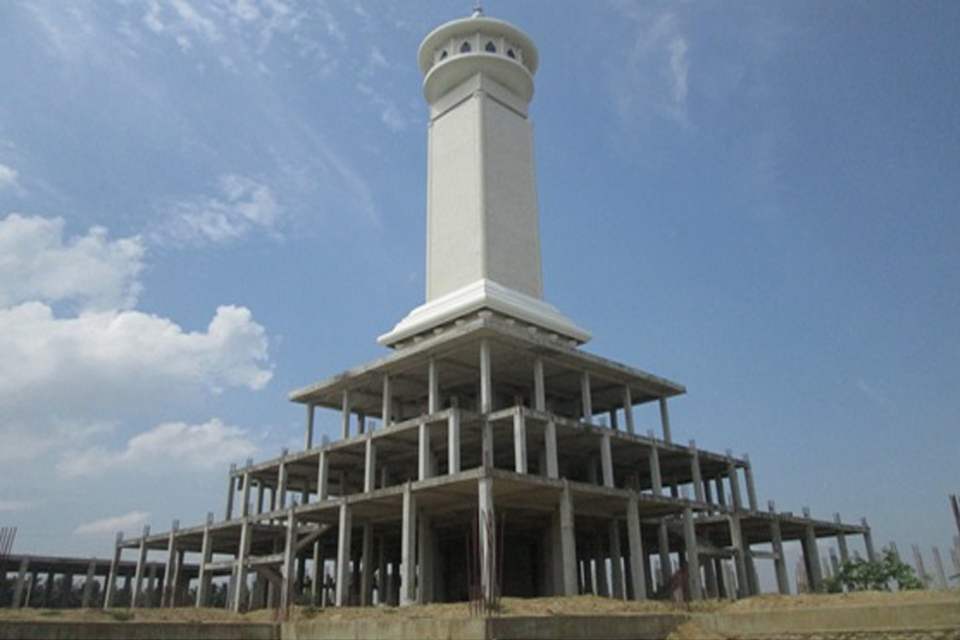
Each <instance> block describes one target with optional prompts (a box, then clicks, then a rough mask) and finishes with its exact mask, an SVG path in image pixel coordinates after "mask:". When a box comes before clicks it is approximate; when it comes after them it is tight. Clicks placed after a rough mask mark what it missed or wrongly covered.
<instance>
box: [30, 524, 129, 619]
mask: <svg viewBox="0 0 960 640" xmlns="http://www.w3.org/2000/svg"><path fill="white" fill-rule="evenodd" d="M122 543H123V532H122V531H118V532H117V540H116V542H115V544H114V547H113V558H112V559H111V560H110V573H109V574H108V575H107V583H106V584H105V585H104V587H103V608H104V609H110V608H111V607H113V599H114V597H116V594H117V577H118V576H119V571H120V554H121V553H122V552H123V546H122ZM21 569H23V570H24V571H25V570H26V569H25V567H24V566H22V565H21ZM19 585H20V582H19V581H18V582H17V586H19ZM17 600H18V598H17V597H16V596H14V602H15V603H16V601H17Z"/></svg>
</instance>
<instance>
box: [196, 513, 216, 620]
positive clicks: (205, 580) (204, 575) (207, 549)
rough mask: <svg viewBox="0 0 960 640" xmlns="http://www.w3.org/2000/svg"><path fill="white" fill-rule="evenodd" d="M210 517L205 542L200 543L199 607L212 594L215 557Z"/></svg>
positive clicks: (204, 534) (204, 603) (205, 528)
mask: <svg viewBox="0 0 960 640" xmlns="http://www.w3.org/2000/svg"><path fill="white" fill-rule="evenodd" d="M210 524H211V523H210V518H207V526H206V527H204V529H203V542H202V543H201V545H200V574H199V577H198V580H197V602H196V606H197V607H205V606H207V601H208V599H209V596H210V579H211V578H212V577H213V576H212V575H211V574H210V569H209V566H208V565H209V564H210V560H212V559H213V536H212V534H211V533H210Z"/></svg>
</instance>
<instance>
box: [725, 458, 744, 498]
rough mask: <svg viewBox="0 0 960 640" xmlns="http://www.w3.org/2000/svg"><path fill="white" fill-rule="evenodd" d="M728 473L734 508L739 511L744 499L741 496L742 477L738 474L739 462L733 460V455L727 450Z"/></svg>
mask: <svg viewBox="0 0 960 640" xmlns="http://www.w3.org/2000/svg"><path fill="white" fill-rule="evenodd" d="M727 475H728V476H729V480H730V495H731V496H732V499H733V508H734V509H736V510H737V511H740V510H741V509H743V500H742V499H741V498H740V479H739V477H738V476H737V463H736V462H734V461H733V456H732V455H731V454H730V452H729V451H727Z"/></svg>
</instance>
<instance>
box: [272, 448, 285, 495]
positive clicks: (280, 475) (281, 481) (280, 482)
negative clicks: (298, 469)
mask: <svg viewBox="0 0 960 640" xmlns="http://www.w3.org/2000/svg"><path fill="white" fill-rule="evenodd" d="M284 457H286V450H284ZM274 498H275V499H276V502H277V505H276V508H277V509H285V508H286V507H287V461H286V460H281V461H280V466H279V467H277V491H276V494H275V495H274Z"/></svg>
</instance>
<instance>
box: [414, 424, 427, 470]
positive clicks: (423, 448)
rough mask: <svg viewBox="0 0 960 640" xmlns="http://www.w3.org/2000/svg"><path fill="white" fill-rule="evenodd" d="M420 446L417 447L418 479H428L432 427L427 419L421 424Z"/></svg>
mask: <svg viewBox="0 0 960 640" xmlns="http://www.w3.org/2000/svg"><path fill="white" fill-rule="evenodd" d="M419 431H420V433H419V436H420V438H419V443H420V444H419V446H418V447H417V451H418V454H417V462H418V465H417V468H418V475H417V477H418V479H419V480H426V479H427V478H429V477H430V427H429V426H428V425H427V422H426V421H425V420H421V421H420V424H419Z"/></svg>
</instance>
